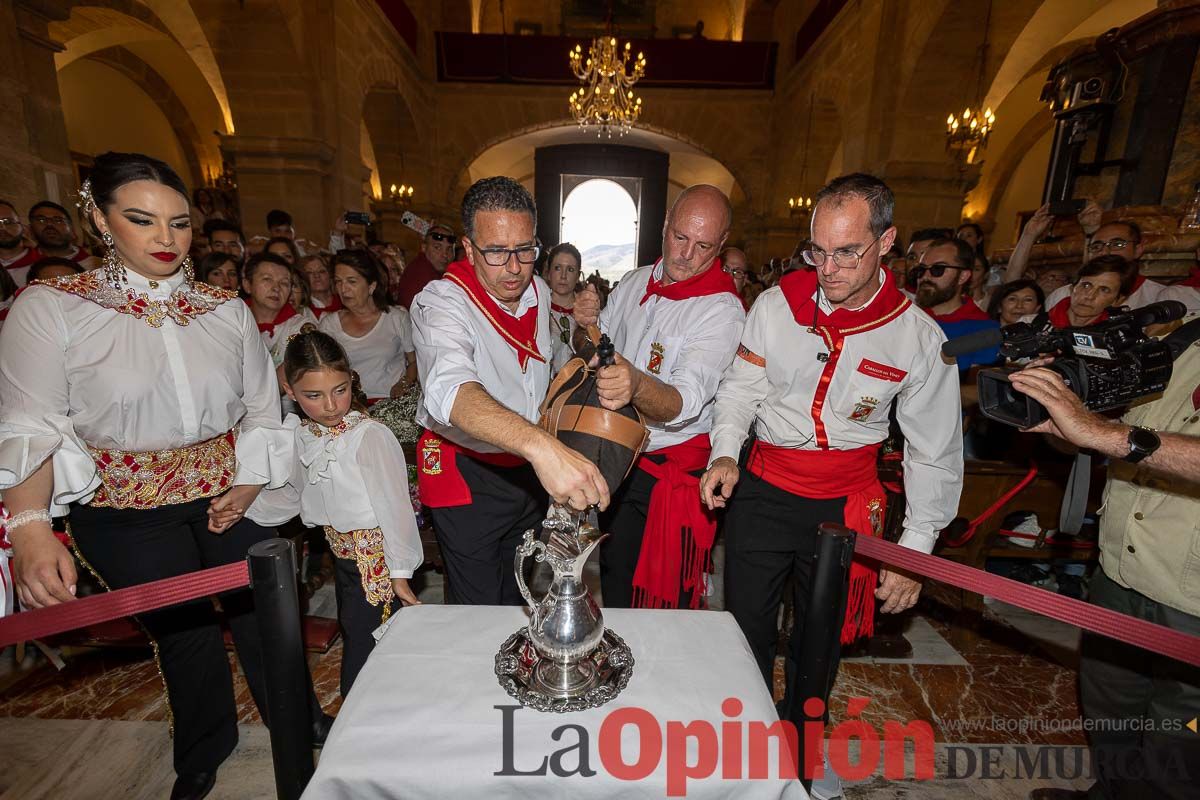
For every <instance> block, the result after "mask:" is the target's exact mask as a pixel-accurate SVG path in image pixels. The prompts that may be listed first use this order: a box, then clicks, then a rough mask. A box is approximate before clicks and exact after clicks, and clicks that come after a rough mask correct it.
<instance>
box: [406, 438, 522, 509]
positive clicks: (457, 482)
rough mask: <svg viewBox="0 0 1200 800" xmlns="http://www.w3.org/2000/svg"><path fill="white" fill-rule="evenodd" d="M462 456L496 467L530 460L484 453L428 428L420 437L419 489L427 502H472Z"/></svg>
mask: <svg viewBox="0 0 1200 800" xmlns="http://www.w3.org/2000/svg"><path fill="white" fill-rule="evenodd" d="M460 455H462V456H467V457H469V458H473V459H475V460H476V461H481V462H483V463H484V464H491V465H492V466H493V467H519V466H521V465H522V464H524V463H526V461H525V459H523V458H521V457H520V456H514V455H512V454H511V453H480V452H478V451H476V450H471V449H470V448H466V447H462V446H461V445H457V444H455V443H454V442H452V441H450V440H449V439H445V438H443V437H441V436H438V435H436V434H434V433H433V432H431V431H428V430H426V431H425V432H423V433H422V434H421V438H419V439H417V488H418V490H419V491H420V493H421V503H422V504H423V505H427V506H429V507H430V508H453V507H455V506H466V505H470V504H471V487H470V486H469V485H467V479H466V478H464V477H463V474H462V472H461V471H460V470H459V468H458V457H459V456H460Z"/></svg>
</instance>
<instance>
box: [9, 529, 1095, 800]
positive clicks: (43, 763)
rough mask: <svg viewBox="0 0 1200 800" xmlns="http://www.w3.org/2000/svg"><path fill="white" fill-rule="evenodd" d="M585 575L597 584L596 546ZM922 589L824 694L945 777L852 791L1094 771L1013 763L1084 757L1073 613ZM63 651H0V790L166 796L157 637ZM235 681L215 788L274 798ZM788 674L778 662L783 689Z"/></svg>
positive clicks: (332, 699)
mask: <svg viewBox="0 0 1200 800" xmlns="http://www.w3.org/2000/svg"><path fill="white" fill-rule="evenodd" d="M721 556H722V554H721V553H720V552H718V553H717V554H716V559H715V560H716V561H717V564H718V580H717V581H716V584H717V586H720V583H721V581H720V580H719V573H720V571H721V570H720V567H721V562H722V561H723V559H722V558H721ZM421 577H422V586H421V588H420V597H421V599H422V600H423V601H424V602H431V603H432V602H441V599H442V587H441V580H440V577H439V576H438V575H437V574H436V573H433V572H426V573H423V574H422V575H421ZM586 579H587V581H588V583H589V584H592V585H593V586H594V590H595V591H597V592H598V590H599V587H598V585H597V584H598V574H597V568H596V566H595V559H593V560H592V562H591V563H590V564H589V567H588V570H587V575H586ZM543 582H544V576H542V577H537V576H535V581H534V583H535V592H537V591H538V590H537V588H536V587H537V585H538V584H540V583H543ZM927 595H929V596H930V597H929V598H928V599H926V600H923V601H922V603H921V604H920V605H919V606H918V610H917V613H915V614H912V615H911V618H910V620H909V622H908V624H907V626H906V637H907V638H909V640H910V641H911V642H912V643H913V645H914V647H913V655H912V657H910V658H906V659H879V658H871V657H862V658H852V659H846V660H845V661H843V663H842V666H841V669H840V672H839V676H838V681H837V685H836V687H835V690H834V692H833V696H832V698H831V701H830V707H831V714H832V721H831V729H833V730H836V726H837V725H838V724H839V723H841V722H843V721H845V720H846V719H848V718H849V711H850V709H851V708H852V707H855V708H856V712H857V716H858V717H859V718H861V719H862V720H863V721H865V722H866V723H868V725H870V726H871V727H873V728H875V729H876V730H883V729H884V728H883V726H884V724H885V723H887V722H899V723H901V724H904V723H908V722H911V721H925V722H927V723H928V724H929V726H930V728H931V729H932V731H933V734H934V739H935V741H936V742H937V753H936V759H937V760H936V763H937V768H936V771H935V774H936V776H937V777H936V778H935V779H932V780H921V781H913V780H908V781H893V780H887V779H885V778H884V777H882V776H881V775H878V774H876V775H873V776H870V777H868V778H867V779H865V780H861V781H857V782H849V781H848V782H847V784H846V787H845V797H846V798H850V799H851V800H855V799H858V800H868V799H869V800H883V799H884V798H901V797H903V798H913V800H916V799H918V798H929V799H930V800H938V799H940V798H952V797H953V798H971V800H975V799H976V798H994V799H995V800H1000V798H1003V799H1004V800H1009V799H1010V798H1013V799H1015V798H1024V797H1026V796H1027V795H1028V792H1029V790H1031V789H1033V788H1037V787H1041V786H1059V787H1063V788H1067V787H1071V788H1086V786H1087V784H1088V781H1087V780H1085V779H1084V778H1072V777H1071V775H1070V774H1062V775H1058V776H1047V777H1043V778H1041V779H1030V778H1023V777H1014V776H1013V769H1014V766H1015V765H1016V764H1017V762H1018V755H1021V756H1023V757H1026V758H1027V757H1031V756H1032V757H1034V758H1037V757H1039V754H1040V753H1041V752H1042V751H1043V750H1049V751H1051V752H1052V753H1055V754H1058V755H1060V757H1061V755H1062V754H1064V753H1065V754H1066V755H1067V756H1068V758H1067V761H1068V762H1069V763H1073V761H1074V760H1076V759H1078V758H1080V757H1082V758H1084V759H1085V761H1086V749H1085V748H1084V747H1083V746H1084V743H1085V742H1084V739H1083V736H1082V734H1081V733H1080V732H1079V731H1078V720H1079V710H1078V707H1077V704H1076V675H1075V671H1074V668H1073V667H1074V663H1075V659H1076V652H1075V649H1076V647H1077V638H1078V637H1077V636H1076V635H1075V632H1074V629H1071V628H1069V627H1068V626H1061V625H1059V624H1058V623H1054V622H1052V621H1048V620H1045V619H1041V618H1036V617H1032V615H1027V614H1025V613H1024V612H1020V611H1019V610H1018V609H1013V608H1011V607H1008V606H1005V605H1003V604H990V605H989V606H988V612H987V618H986V620H985V623H984V626H983V630H982V631H981V634H980V635H979V636H977V637H975V638H974V641H972V642H971V643H970V644H969V645H966V646H960V647H958V648H956V647H954V646H952V645H951V644H950V641H951V639H953V638H955V637H953V636H952V632H953V630H952V629H953V626H952V622H951V620H952V614H951V613H950V612H949V610H948V609H947V608H946V607H945V606H944V605H942V604H941V603H940V602H938V601H937V600H936V598H935V596H936V595H937V592H936V591H929V592H927ZM722 600H723V598H721V597H720V596H719V594H718V595H716V596H713V597H710V605H711V606H712V607H714V608H718V609H719V608H721V607H722ZM308 610H309V613H313V614H318V615H323V616H334V615H335V614H336V608H335V603H334V600H333V593H332V590H331V587H329V586H325V587H323V588H322V589H320V590H319V591H318V592H317V593H316V594H315V595H314V596H313V597H312V598H311V600H310V601H309V606H308ZM400 613H403V612H400ZM64 655H65V659H66V667H65V669H63V670H62V671H58V670H56V669H55V668H54V667H53V666H52V665H50V664H49V663H47V662H46V661H45V659H44V658H42V657H41V656H40V654H35V653H32V652H31V653H29V654H27V655H26V659H25V662H23V663H21V664H16V663H14V659H13V651H12V649H11V648H10V649H9V650H8V651H5V652H3V653H0V741H3V742H4V743H5V748H6V758H5V759H4V760H5V762H6V763H7V764H10V765H20V766H19V767H15V768H12V767H10V768H6V769H0V800H18V799H19V800H34V799H35V798H47V799H49V798H54V800H75V799H76V798H78V800H94V799H96V798H109V797H122V798H131V799H132V798H161V797H165V796H166V795H167V793H168V791H169V787H170V782H171V780H172V772H171V757H170V745H169V740H168V738H167V735H166V725H167V723H166V706H165V703H164V700H163V694H162V685H161V681H160V679H159V676H158V672H157V670H156V668H155V665H154V661H153V660H152V659H151V658H150V657H149V653H148V652H147V651H145V650H142V649H136V648H133V649H126V650H116V649H108V650H103V651H98V650H87V649H79V650H74V651H68V652H66V653H65V654H64ZM340 656H341V643H340V642H337V643H335V644H334V645H333V646H332V647H331V648H330V650H329V651H328V652H326V653H322V654H310V656H309V664H310V668H311V671H312V674H313V679H314V682H315V684H316V688H317V694H318V697H319V699H320V700H321V702H322V704H323V705H324V706H325V708H326V710H327V711H328V712H330V713H333V714H336V713H337V710H338V708H339V707H340V705H341V699H340V697H339V695H338V688H337V687H338V666H339V663H340ZM234 669H235V673H236V666H235V667H234ZM235 685H236V687H237V692H238V705H239V712H240V722H241V723H242V727H241V733H242V738H241V743H240V744H239V746H238V749H237V751H236V752H235V753H234V755H233V756H232V757H231V758H230V759H229V760H228V761H227V762H226V765H225V766H224V767H223V768H222V772H221V777H220V780H219V781H218V785H217V789H216V791H215V792H214V793H213V794H212V795H211V797H213V798H238V799H239V800H242V799H243V798H247V799H248V798H270V797H273V796H274V793H273V782H272V776H271V764H270V748H269V743H268V740H267V734H266V730H265V728H264V727H263V726H262V724H261V721H260V719H259V716H258V713H257V711H256V709H255V708H254V704H253V702H252V701H251V699H250V696H249V692H248V691H247V689H246V686H245V683H244V682H243V681H242V680H241V679H240V677H238V679H237V681H236V684H235ZM781 686H782V664H781V663H780V664H778V665H777V669H776V691H777V694H778V693H780V690H781ZM854 698H866V699H867V702H866V705H865V707H864V708H861V709H857V706H860V705H861V701H855V700H854ZM988 746H999V747H1001V748H1004V749H1003V750H1001V751H993V755H994V752H1000V753H1001V756H1000V763H1001V764H1002V765H1007V770H1008V779H1006V780H974V779H971V778H973V777H974V778H977V777H978V774H976V773H977V772H978V770H979V769H981V767H980V765H981V764H982V763H983V759H984V751H983V750H981V748H986V747H988ZM1018 750H1020V751H1021V752H1020V754H1018ZM854 753H855V748H854V746H853V744H852V746H851V754H852V756H853V754H854ZM972 754H974V755H972ZM8 756H11V759H10V758H9V757H8ZM976 756H978V757H976ZM1053 757H1054V756H1053V755H1051V759H1053ZM951 761H953V762H954V763H953V764H951V763H950V762H951ZM972 764H973V765H972Z"/></svg>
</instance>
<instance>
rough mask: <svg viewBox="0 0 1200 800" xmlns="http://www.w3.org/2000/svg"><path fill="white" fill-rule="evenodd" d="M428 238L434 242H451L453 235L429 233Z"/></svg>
mask: <svg viewBox="0 0 1200 800" xmlns="http://www.w3.org/2000/svg"><path fill="white" fill-rule="evenodd" d="M429 238H430V239H433V240H434V241H435V242H453V241H454V234H453V233H431V234H429Z"/></svg>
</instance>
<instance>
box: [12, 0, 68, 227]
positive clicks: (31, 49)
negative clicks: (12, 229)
mask: <svg viewBox="0 0 1200 800" xmlns="http://www.w3.org/2000/svg"><path fill="white" fill-rule="evenodd" d="M68 6H69V4H68V3H67V2H65V0H16V2H15V3H5V4H0V108H3V109H4V113H5V120H4V124H3V125H0V152H2V153H3V154H4V157H3V158H2V159H0V186H3V187H5V188H4V194H5V195H6V198H7V199H9V200H11V201H13V202H15V203H16V204H17V211H18V212H20V213H21V214H22V215H24V213H25V211H26V209H28V208H29V206H30V205H32V204H33V203H35V202H37V201H38V200H40V199H44V198H48V199H51V200H55V201H57V202H60V203H62V205H64V206H69V205H70V204H71V199H72V198H71V197H70V196H69V195H70V194H71V193H72V192H74V190H75V188H76V187H75V177H74V175H73V174H72V168H71V152H70V149H69V148H68V146H67V128H66V123H65V122H64V120H63V113H62V98H61V97H60V96H59V92H58V74H57V71H56V70H55V67H54V54H55V53H58V52H61V51H62V49H63V46H62V45H61V44H59V43H58V42H55V41H54V40H52V39H51V38H50V35H49V32H48V30H47V27H48V25H49V24H50V23H51V22H54V21H58V20H65V19H66V18H67V17H68V16H70V11H69V7H68Z"/></svg>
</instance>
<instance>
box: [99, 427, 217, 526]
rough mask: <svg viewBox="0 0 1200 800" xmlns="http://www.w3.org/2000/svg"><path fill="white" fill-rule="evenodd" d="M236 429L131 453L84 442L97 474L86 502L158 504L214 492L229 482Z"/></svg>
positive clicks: (119, 505) (123, 505)
mask: <svg viewBox="0 0 1200 800" xmlns="http://www.w3.org/2000/svg"><path fill="white" fill-rule="evenodd" d="M236 441H237V433H236V431H229V432H228V433H223V434H221V435H220V436H217V437H214V438H212V439H206V440H205V441H203V442H197V443H196V444H193V445H189V446H187V447H181V448H178V449H176V450H151V451H147V452H142V453H130V452H126V451H124V450H101V449H99V448H95V447H91V446H89V447H88V451H89V452H90V453H91V454H92V458H93V459H94V460H95V462H96V469H97V471H98V472H99V474H100V488H99V489H97V490H96V496H95V497H94V498H92V502H91V505H93V506H99V507H101V508H140V509H145V508H158V507H159V506H171V505H179V504H180V503H189V502H191V501H192V500H199V499H201V498H204V497H215V496H217V495H219V494H221V493H223V492H225V491H226V490H227V489H229V488H230V487H232V486H233V476H234V474H235V473H236V472H237V458H236V457H235V455H234V443H235V442H236Z"/></svg>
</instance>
